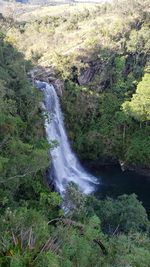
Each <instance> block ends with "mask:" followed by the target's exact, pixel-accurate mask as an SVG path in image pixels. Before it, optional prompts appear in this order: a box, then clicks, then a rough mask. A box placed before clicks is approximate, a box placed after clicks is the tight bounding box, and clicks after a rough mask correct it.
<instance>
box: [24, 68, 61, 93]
mask: <svg viewBox="0 0 150 267" xmlns="http://www.w3.org/2000/svg"><path fill="white" fill-rule="evenodd" d="M28 77H29V80H30V81H31V82H32V83H33V84H35V81H36V80H39V81H43V82H47V83H49V84H53V86H54V87H55V89H56V91H57V94H58V95H59V96H61V95H62V93H63V90H64V83H63V81H62V80H60V79H59V78H58V77H57V76H56V74H55V71H54V69H53V68H52V67H48V68H44V67H42V66H37V67H36V68H34V69H32V70H31V71H30V72H29V73H28Z"/></svg>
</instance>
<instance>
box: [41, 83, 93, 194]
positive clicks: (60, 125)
mask: <svg viewBox="0 0 150 267" xmlns="http://www.w3.org/2000/svg"><path fill="white" fill-rule="evenodd" d="M36 85H37V87H38V88H39V89H40V90H42V91H43V93H44V112H45V114H46V116H47V117H46V116H45V117H46V119H45V129H46V135H47V139H48V142H49V143H51V142H52V141H57V142H58V145H57V146H56V147H55V148H54V149H53V150H51V151H50V154H51V160H52V168H51V176H52V178H53V180H54V184H55V187H56V189H57V190H58V191H59V192H60V194H61V195H63V193H64V192H65V188H66V185H67V184H68V183H69V182H74V183H75V184H77V185H78V187H79V189H81V190H82V191H83V192H84V193H85V194H89V193H91V192H92V191H94V184H96V183H97V181H96V178H95V177H93V176H92V175H90V174H89V173H88V172H87V171H86V170H85V169H84V168H83V167H82V166H81V164H80V163H79V160H78V159H77V157H76V155H75V153H74V152H73V151H72V149H71V147H70V144H69V140H68V137H67V134H66V131H65V126H64V119H63V114H62V111H61V107H60V103H59V97H58V96H57V93H56V91H55V88H54V87H53V85H49V84H48V83H45V82H40V81H37V82H36Z"/></svg>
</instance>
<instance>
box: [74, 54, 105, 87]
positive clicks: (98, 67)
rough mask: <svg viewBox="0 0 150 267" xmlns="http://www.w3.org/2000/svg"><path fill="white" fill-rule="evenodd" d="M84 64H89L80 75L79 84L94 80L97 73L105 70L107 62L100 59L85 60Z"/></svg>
mask: <svg viewBox="0 0 150 267" xmlns="http://www.w3.org/2000/svg"><path fill="white" fill-rule="evenodd" d="M83 62H84V64H85V65H86V66H87V67H86V68H85V69H84V70H83V71H81V74H80V75H79V76H78V83H79V85H87V84H88V83H89V82H91V81H93V80H94V78H95V75H96V74H99V75H100V73H101V72H103V69H105V68H104V66H105V65H106V64H107V63H106V62H104V61H102V60H100V59H98V60H95V61H90V62H87V61H85V60H84V61H83Z"/></svg>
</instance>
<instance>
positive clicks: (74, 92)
mask: <svg viewBox="0 0 150 267" xmlns="http://www.w3.org/2000/svg"><path fill="white" fill-rule="evenodd" d="M53 8H54V9H56V7H53ZM49 9H50V7H49ZM31 14H32V13H31ZM149 14H150V7H149V1H140V0H138V1H132V2H131V3H130V2H128V1H123V2H122V4H121V1H114V2H112V3H111V4H110V3H106V4H102V5H93V6H92V7H91V5H90V6H88V5H87V7H86V8H83V7H82V8H80V5H79V7H78V5H77V6H75V7H68V11H67V9H66V10H64V9H63V8H62V7H61V8H60V7H58V8H57V13H55V12H54V14H53V13H52V12H51V13H50V15H48V13H46V9H43V12H42V11H41V15H40V17H39V19H38V18H37V19H36V20H32V19H31V18H32V16H31V17H30V19H29V18H28V21H27V22H25V21H24V22H20V24H18V23H16V24H14V26H13V27H11V28H10V29H9V30H8V32H7V40H8V41H10V42H11V43H13V44H14V45H15V46H17V47H18V48H19V49H20V50H21V51H25V56H26V58H27V59H32V60H33V61H34V62H35V63H36V64H40V65H43V66H49V65H53V67H54V68H55V70H56V73H57V74H58V75H60V77H61V78H62V79H63V80H64V83H65V90H64V92H63V95H62V105H63V110H64V113H65V121H66V126H67V129H68V134H69V137H70V140H71V141H72V144H73V147H74V149H75V150H76V152H77V153H78V155H79V156H80V158H81V159H90V160H91V159H92V160H95V159H98V160H104V161H110V159H111V160H113V161H116V162H117V161H121V162H124V163H125V165H127V166H130V167H133V168H136V167H139V168H149V167H150V139H149V134H150V125H149V116H150V105H149V98H150V90H149V82H150V71H149V66H150V44H149V39H150V23H149ZM40 39H41V40H42V41H41V42H39V40H40Z"/></svg>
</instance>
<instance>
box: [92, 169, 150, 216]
mask: <svg viewBox="0 0 150 267" xmlns="http://www.w3.org/2000/svg"><path fill="white" fill-rule="evenodd" d="M91 171H92V172H93V174H94V175H95V176H96V177H98V178H100V184H99V186H97V188H96V191H95V195H96V197H98V198H102V199H104V198H106V197H112V198H116V197H117V196H119V195H122V194H132V193H135V194H136V195H137V196H138V199H139V200H140V201H141V202H142V203H143V206H144V207H145V208H146V210H147V213H148V214H149V216H150V177H146V176H142V175H139V174H137V173H135V172H133V171H124V172H122V170H121V169H120V168H119V167H116V166H115V167H114V166H113V167H112V166H111V167H110V166H109V167H108V166H107V167H104V168H101V169H100V170H98V171H94V170H91Z"/></svg>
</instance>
